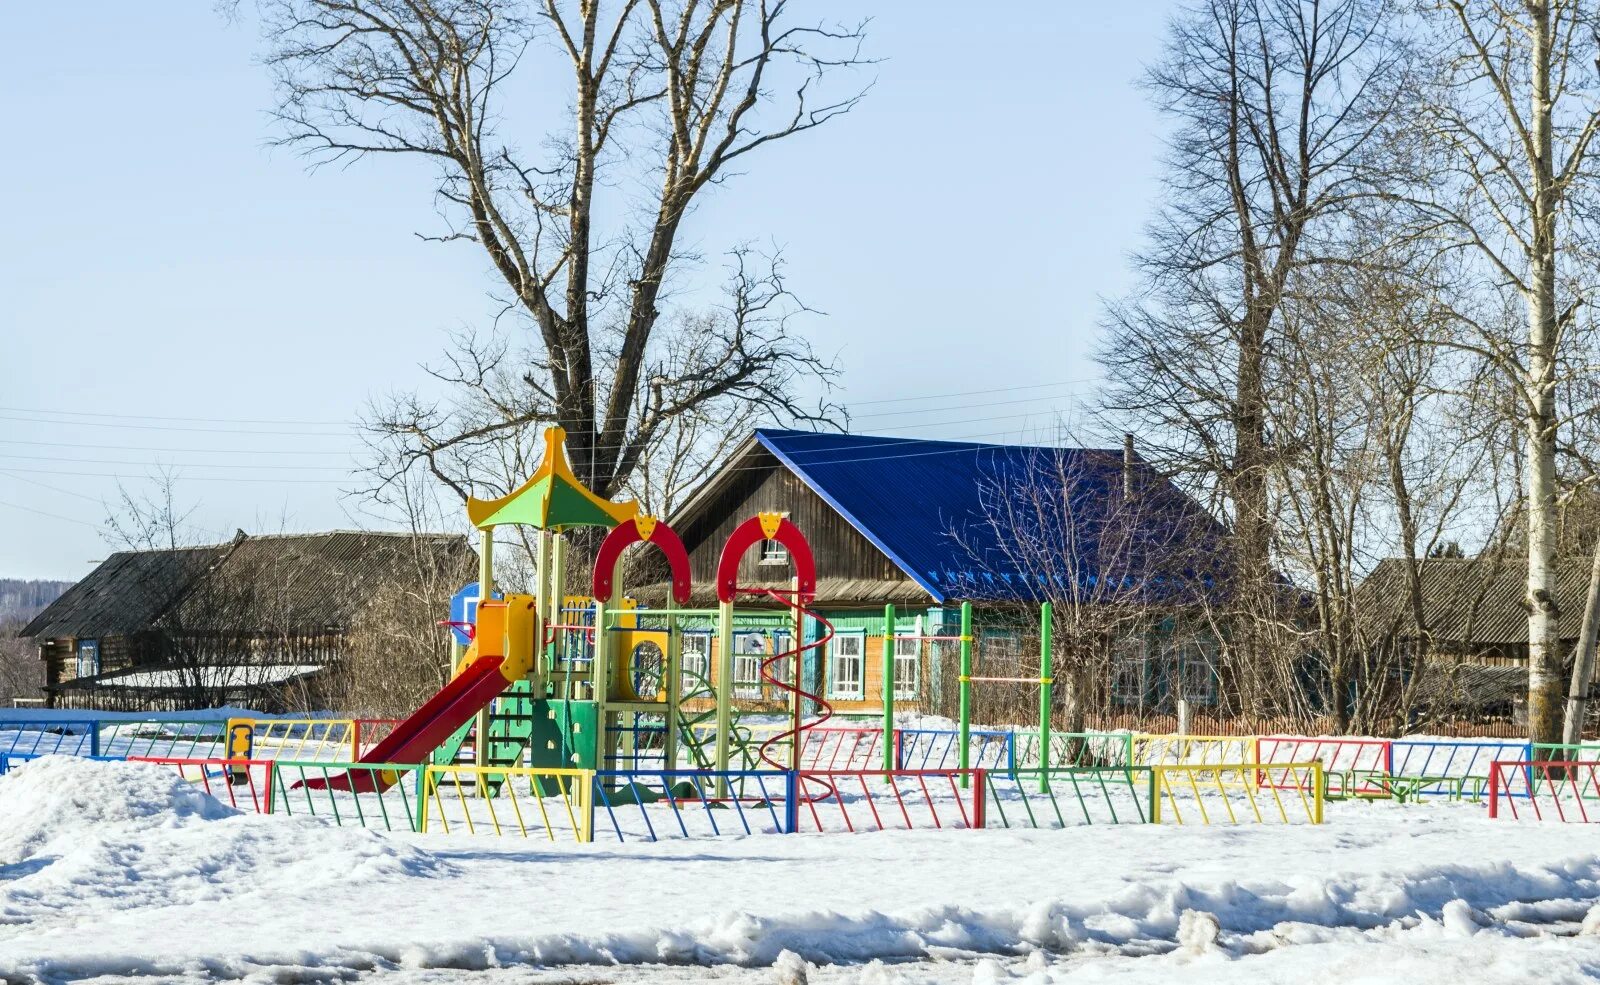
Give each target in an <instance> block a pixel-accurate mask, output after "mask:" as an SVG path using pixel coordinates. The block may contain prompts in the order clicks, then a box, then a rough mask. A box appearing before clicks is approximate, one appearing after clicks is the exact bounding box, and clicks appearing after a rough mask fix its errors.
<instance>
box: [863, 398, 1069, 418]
mask: <svg viewBox="0 0 1600 985" xmlns="http://www.w3.org/2000/svg"><path fill="white" fill-rule="evenodd" d="M1060 399H1061V394H1057V393H1047V394H1044V395H1043V396H1038V397H1022V398H1020V399H1017V400H986V401H984V402H982V403H977V404H957V405H955V406H954V407H919V408H917V409H915V410H890V411H884V412H883V413H881V414H861V415H859V416H856V415H852V416H851V418H850V419H851V420H852V421H855V420H874V419H876V418H879V417H904V416H905V415H907V414H942V413H944V412H946V411H952V410H978V409H981V408H984V407H1009V406H1011V405H1013V404H1031V403H1034V402H1036V401H1039V400H1060Z"/></svg>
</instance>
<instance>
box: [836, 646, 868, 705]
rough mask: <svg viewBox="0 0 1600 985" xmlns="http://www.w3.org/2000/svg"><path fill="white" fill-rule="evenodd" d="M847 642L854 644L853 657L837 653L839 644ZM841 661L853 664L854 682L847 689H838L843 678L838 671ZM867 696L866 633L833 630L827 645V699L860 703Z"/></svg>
mask: <svg viewBox="0 0 1600 985" xmlns="http://www.w3.org/2000/svg"><path fill="white" fill-rule="evenodd" d="M846 640H849V641H851V642H853V643H854V644H855V650H856V652H855V653H854V654H853V655H848V654H842V653H840V652H839V649H840V644H841V643H843V642H844V641H846ZM842 661H851V662H853V663H854V664H855V674H854V675H853V676H854V678H855V680H854V682H853V686H852V687H849V688H845V687H840V680H841V678H843V677H849V676H852V675H841V674H840V673H839V669H840V667H841V662H842ZM866 696H867V632H866V630H864V629H846V630H835V631H834V634H833V639H832V640H830V641H829V643H828V697H830V698H838V699H839V700H841V701H862V700H865V698H866Z"/></svg>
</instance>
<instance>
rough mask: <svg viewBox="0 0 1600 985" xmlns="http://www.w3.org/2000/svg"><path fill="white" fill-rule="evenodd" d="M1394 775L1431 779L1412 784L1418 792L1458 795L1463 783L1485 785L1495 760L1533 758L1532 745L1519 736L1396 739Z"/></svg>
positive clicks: (1392, 769) (1422, 793) (1519, 760)
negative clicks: (1458, 739)
mask: <svg viewBox="0 0 1600 985" xmlns="http://www.w3.org/2000/svg"><path fill="white" fill-rule="evenodd" d="M1392 748H1393V761H1394V765H1393V766H1392V767H1390V770H1389V772H1390V773H1391V774H1393V775H1395V776H1404V777H1412V778H1417V779H1421V780H1424V781H1426V780H1431V781H1432V782H1424V783H1421V784H1419V785H1417V787H1416V790H1415V792H1416V794H1417V795H1419V796H1424V797H1430V796H1451V797H1459V796H1462V795H1463V793H1464V792H1466V793H1470V792H1471V791H1464V789H1463V783H1465V782H1466V781H1479V782H1480V785H1486V784H1487V783H1488V780H1489V772H1490V764H1492V763H1493V762H1495V760H1508V761H1516V762H1523V761H1527V760H1531V759H1532V758H1533V747H1532V745H1531V744H1529V743H1528V742H1525V741H1523V740H1521V739H1470V740H1469V739H1463V740H1460V741H1455V740H1450V739H1425V740H1419V739H1396V740H1394V743H1393V745H1392Z"/></svg>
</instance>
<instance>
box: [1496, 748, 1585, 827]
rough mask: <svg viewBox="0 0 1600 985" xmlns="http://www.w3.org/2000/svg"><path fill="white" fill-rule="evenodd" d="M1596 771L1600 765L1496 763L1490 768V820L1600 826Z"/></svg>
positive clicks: (1544, 762) (1565, 762)
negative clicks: (1504, 818) (1597, 824)
mask: <svg viewBox="0 0 1600 985" xmlns="http://www.w3.org/2000/svg"><path fill="white" fill-rule="evenodd" d="M1597 768H1600V763H1593V762H1587V763H1579V762H1571V761H1525V762H1501V761H1497V762H1495V763H1493V764H1491V765H1490V767H1489V816H1490V817H1502V816H1504V817H1509V818H1511V819H1512V820H1521V819H1523V818H1532V819H1534V820H1536V821H1562V822H1566V823H1582V824H1594V823H1597V822H1600V799H1597V798H1600V790H1597V787H1596V781H1597V780H1600V775H1597V774H1596V769H1597ZM1519 801H1520V802H1521V806H1520V807H1519V806H1518V802H1519Z"/></svg>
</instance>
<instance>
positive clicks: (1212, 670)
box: [1173, 636, 1217, 705]
mask: <svg viewBox="0 0 1600 985" xmlns="http://www.w3.org/2000/svg"><path fill="white" fill-rule="evenodd" d="M1210 642H1211V641H1210V640H1208V639H1202V638H1201V637H1198V636H1191V637H1188V638H1187V639H1185V640H1183V641H1182V642H1181V643H1179V644H1178V645H1177V646H1175V647H1173V651H1174V652H1175V653H1176V654H1177V656H1178V665H1177V666H1176V667H1175V668H1173V670H1174V671H1175V672H1176V673H1177V675H1178V681H1179V689H1178V693H1177V694H1174V695H1173V698H1174V700H1176V698H1177V697H1178V696H1179V695H1181V696H1182V697H1183V699H1184V700H1185V701H1187V702H1189V703H1190V704H1191V705H1214V704H1216V703H1217V658H1216V652H1215V650H1214V648H1213V647H1211V646H1210V645H1209V644H1210ZM1197 672H1198V673H1199V674H1200V675H1203V676H1196V674H1197ZM1191 684H1196V685H1199V686H1197V687H1195V688H1194V690H1193V691H1192V692H1191V691H1190V685H1191Z"/></svg>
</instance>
